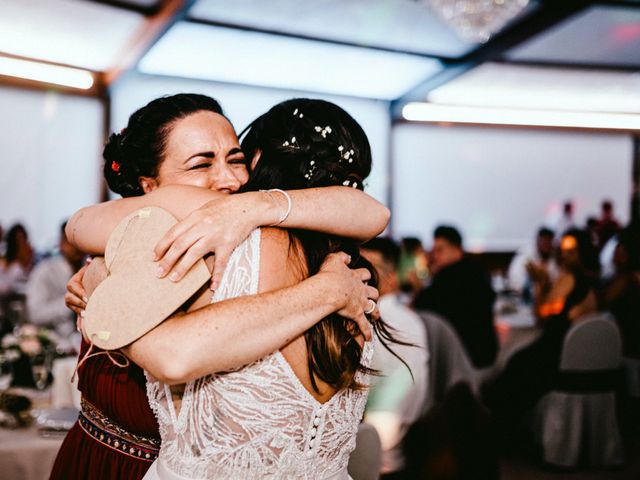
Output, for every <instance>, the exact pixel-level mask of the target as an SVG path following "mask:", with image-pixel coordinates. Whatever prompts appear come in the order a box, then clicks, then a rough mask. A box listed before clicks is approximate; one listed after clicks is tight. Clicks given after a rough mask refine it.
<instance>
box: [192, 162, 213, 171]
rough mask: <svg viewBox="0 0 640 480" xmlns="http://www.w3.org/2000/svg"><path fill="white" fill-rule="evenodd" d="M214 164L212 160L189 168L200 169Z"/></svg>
mask: <svg viewBox="0 0 640 480" xmlns="http://www.w3.org/2000/svg"><path fill="white" fill-rule="evenodd" d="M211 165H212V164H211V163H210V162H204V163H199V164H197V165H194V166H193V167H191V168H189V170H198V169H203V168H209V167H210V166H211Z"/></svg>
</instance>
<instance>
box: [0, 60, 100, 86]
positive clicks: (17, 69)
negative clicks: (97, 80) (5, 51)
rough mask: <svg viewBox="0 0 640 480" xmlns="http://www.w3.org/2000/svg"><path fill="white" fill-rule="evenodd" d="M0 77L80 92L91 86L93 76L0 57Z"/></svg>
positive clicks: (47, 65) (83, 71) (55, 66)
mask: <svg viewBox="0 0 640 480" xmlns="http://www.w3.org/2000/svg"><path fill="white" fill-rule="evenodd" d="M0 75H6V76H9V77H16V78H24V79H27V80H35V81H37V82H45V83H53V84H56V85H63V86H65V87H73V88H79V89H81V90H87V89H89V88H91V87H92V86H93V75H92V74H91V72H88V71H86V70H79V69H77V68H70V67H61V66H59V65H50V64H48V63H40V62H32V61H29V60H21V59H18V58H10V57H0Z"/></svg>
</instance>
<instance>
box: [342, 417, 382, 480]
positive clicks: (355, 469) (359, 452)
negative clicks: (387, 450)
mask: <svg viewBox="0 0 640 480" xmlns="http://www.w3.org/2000/svg"><path fill="white" fill-rule="evenodd" d="M381 466H382V444H381V443H380V437H379V436H378V432H377V431H376V429H375V427H374V426H373V425H370V424H368V423H364V422H363V423H361V424H360V426H359V427H358V435H357V437H356V448H355V450H354V451H353V452H352V453H351V456H350V457H349V466H348V467H347V470H348V471H349V475H350V476H351V477H352V478H353V480H378V478H379V477H380V467H381Z"/></svg>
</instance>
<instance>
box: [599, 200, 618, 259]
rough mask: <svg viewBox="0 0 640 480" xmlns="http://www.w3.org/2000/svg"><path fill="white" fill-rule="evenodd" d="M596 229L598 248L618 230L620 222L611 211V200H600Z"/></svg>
mask: <svg viewBox="0 0 640 480" xmlns="http://www.w3.org/2000/svg"><path fill="white" fill-rule="evenodd" d="M596 231H597V233H598V248H602V247H604V246H605V245H606V243H607V242H608V241H609V239H610V238H612V237H613V236H614V235H615V234H616V233H618V232H619V231H620V223H619V222H618V220H616V217H615V215H614V213H613V202H611V200H605V201H603V202H602V205H601V210H600V218H599V219H598V224H597V225H596Z"/></svg>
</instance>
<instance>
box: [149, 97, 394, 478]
mask: <svg viewBox="0 0 640 480" xmlns="http://www.w3.org/2000/svg"><path fill="white" fill-rule="evenodd" d="M243 149H245V151H246V152H247V153H249V154H250V153H252V152H253V153H255V154H256V155H255V157H254V162H253V163H254V169H253V172H252V174H251V179H250V181H249V184H248V188H249V189H264V188H276V187H277V188H286V189H300V188H306V187H319V186H328V185H349V186H353V187H354V188H363V181H364V178H365V177H366V176H367V175H368V174H369V172H370V169H371V153H370V149H369V144H368V140H367V138H366V135H365V134H364V132H363V131H362V129H361V128H360V126H359V125H358V124H357V122H355V120H353V118H351V117H350V116H349V115H348V114H347V113H346V112H345V111H344V110H342V109H341V108H339V107H337V106H336V105H334V104H330V103H327V102H323V101H319V100H307V99H298V100H290V101H287V102H283V103H281V104H279V105H277V106H275V107H273V108H272V109H271V110H270V111H269V112H267V113H266V114H265V115H263V116H262V117H260V118H259V119H257V120H256V121H255V122H254V123H253V124H252V125H251V129H250V131H249V133H248V134H247V136H246V137H245V139H244V141H243ZM256 161H257V163H256ZM274 194H277V193H275V192H274ZM336 214H339V212H336ZM337 250H347V251H349V253H351V255H352V262H353V263H354V264H357V265H358V266H368V265H367V264H366V261H365V260H364V259H363V258H362V257H360V256H359V254H358V251H357V248H356V247H355V245H353V244H352V243H351V242H350V241H347V240H344V239H342V238H337V237H329V236H327V235H323V234H318V233H314V232H302V231H295V232H287V231H284V230H279V229H262V230H255V231H254V232H253V233H251V235H250V236H249V238H247V240H245V241H244V242H243V243H242V244H241V245H240V246H239V247H238V248H236V250H235V251H234V253H233V255H232V257H231V260H230V262H229V265H228V266H227V268H226V270H225V273H224V276H223V279H222V281H221V284H220V286H219V288H218V290H217V291H216V293H215V295H214V297H213V299H212V301H213V302H217V301H221V300H224V299H228V298H233V297H237V296H241V295H251V294H255V293H258V292H259V291H260V292H262V291H269V290H273V289H276V288H281V287H285V286H287V285H291V284H294V283H296V282H298V281H300V280H301V279H303V278H304V277H305V276H307V275H310V274H313V273H315V272H316V271H317V270H318V268H319V266H320V264H321V263H322V260H323V259H324V256H325V255H326V254H328V253H330V252H333V251H337ZM354 325H355V324H353V322H351V321H349V320H346V319H344V318H342V317H339V316H337V315H333V316H331V317H327V318H325V319H324V320H323V321H321V322H320V323H318V324H317V325H316V326H315V327H313V328H312V329H310V330H308V331H307V332H306V333H305V334H304V335H303V336H300V337H298V338H296V339H292V341H291V342H290V343H289V344H288V345H287V346H286V347H284V348H283V349H282V350H280V351H277V352H275V353H272V354H271V355H268V356H266V357H264V358H262V359H261V360H258V361H256V362H254V363H251V364H249V365H247V366H245V367H244V368H242V369H238V370H236V371H232V372H224V373H218V374H215V375H209V376H207V377H204V378H200V379H198V380H195V381H192V382H189V383H187V384H186V385H185V386H184V387H183V389H181V390H180V391H179V392H177V393H176V392H175V390H174V389H172V387H171V386H169V385H167V384H163V383H161V382H159V381H157V380H155V379H154V378H153V377H151V375H149V374H147V375H148V377H147V378H148V383H147V392H148V396H149V401H150V404H151V406H152V408H153V410H154V411H155V413H156V415H157V418H158V422H159V425H160V433H161V436H162V447H161V450H160V455H159V458H158V460H157V461H156V462H155V463H154V465H153V466H152V468H151V469H150V470H149V472H148V473H147V475H146V476H145V479H162V480H170V479H327V480H328V479H332V480H333V479H336V480H337V479H347V478H349V476H348V473H347V463H348V459H349V455H350V453H351V452H352V451H353V449H354V448H355V436H356V432H357V429H358V424H359V423H360V420H361V418H362V413H363V410H364V406H365V403H366V398H367V385H368V376H369V374H370V373H371V371H370V370H369V369H368V367H369V365H370V361H371V356H372V353H373V343H372V342H364V340H363V339H362V338H361V337H358V336H355V335H354V332H356V331H357V329H356V328H354ZM374 331H375V332H376V334H377V337H378V340H377V341H380V342H382V343H384V344H385V345H386V342H385V340H387V341H388V340H392V338H391V336H390V335H389V333H388V331H387V330H386V329H385V325H384V323H383V322H381V321H377V322H375V323H374Z"/></svg>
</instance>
